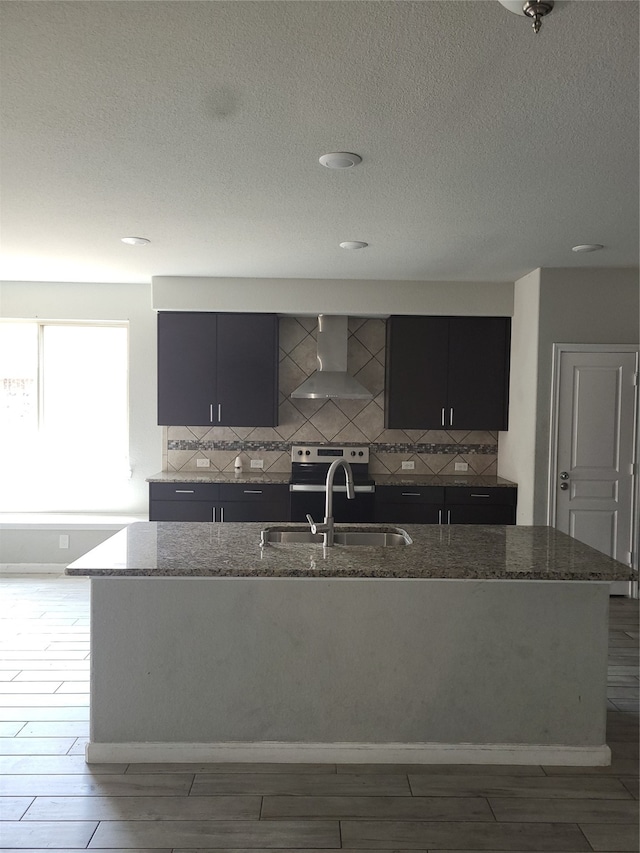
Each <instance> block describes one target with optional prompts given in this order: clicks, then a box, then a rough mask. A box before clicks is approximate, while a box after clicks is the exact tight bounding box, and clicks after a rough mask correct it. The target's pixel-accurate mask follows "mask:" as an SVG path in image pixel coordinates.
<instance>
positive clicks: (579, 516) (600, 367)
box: [551, 345, 638, 565]
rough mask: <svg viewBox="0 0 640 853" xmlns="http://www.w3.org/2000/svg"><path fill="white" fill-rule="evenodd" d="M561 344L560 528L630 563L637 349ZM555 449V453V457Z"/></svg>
mask: <svg viewBox="0 0 640 853" xmlns="http://www.w3.org/2000/svg"><path fill="white" fill-rule="evenodd" d="M562 346H563V345H559V347H558V348H557V350H556V355H557V359H556V376H555V381H556V384H557V387H556V396H555V400H556V413H557V432H556V448H557V450H556V454H555V472H554V471H553V470H552V472H551V475H552V477H555V481H554V482H552V484H551V487H552V502H551V503H552V507H553V504H554V502H555V526H556V527H557V528H558V529H559V530H561V531H563V532H564V533H568V534H569V535H570V536H573V537H574V538H576V539H579V540H580V541H581V542H585V543H586V544H587V545H591V546H592V547H593V548H597V549H598V550H599V551H602V552H603V553H605V554H607V555H608V556H610V557H615V558H616V559H617V560H620V562H622V563H625V564H626V565H630V564H631V547H632V546H631V542H632V537H633V519H632V505H633V461H634V430H635V407H636V403H635V397H636V385H635V377H636V372H637V370H638V354H637V352H632V351H629V350H631V349H632V348H631V347H621V349H622V350H626V351H611V350H615V347H614V346H612V347H610V348H608V349H609V350H610V351H604V349H605V348H604V347H594V348H593V350H592V351H589V352H585V351H579V352H576V351H566V350H564V349H562V348H561V347H562ZM553 456H554V454H552V458H553Z"/></svg>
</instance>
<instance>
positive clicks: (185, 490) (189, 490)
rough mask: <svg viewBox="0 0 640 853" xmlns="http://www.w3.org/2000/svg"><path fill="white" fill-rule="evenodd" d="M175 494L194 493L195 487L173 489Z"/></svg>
mask: <svg viewBox="0 0 640 853" xmlns="http://www.w3.org/2000/svg"><path fill="white" fill-rule="evenodd" d="M175 493H176V495H193V494H195V489H175Z"/></svg>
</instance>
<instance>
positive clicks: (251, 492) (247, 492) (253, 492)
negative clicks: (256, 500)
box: [243, 489, 262, 495]
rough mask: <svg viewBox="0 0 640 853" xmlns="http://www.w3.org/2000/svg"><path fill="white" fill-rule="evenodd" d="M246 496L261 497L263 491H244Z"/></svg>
mask: <svg viewBox="0 0 640 853" xmlns="http://www.w3.org/2000/svg"><path fill="white" fill-rule="evenodd" d="M243 492H244V494H245V495H261V494H262V489H243Z"/></svg>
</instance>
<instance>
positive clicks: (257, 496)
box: [220, 483, 289, 503]
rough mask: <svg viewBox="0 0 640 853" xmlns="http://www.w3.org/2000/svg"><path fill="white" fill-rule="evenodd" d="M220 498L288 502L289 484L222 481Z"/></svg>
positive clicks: (224, 499) (225, 499) (226, 499)
mask: <svg viewBox="0 0 640 853" xmlns="http://www.w3.org/2000/svg"><path fill="white" fill-rule="evenodd" d="M220 500H223V501H245V502H246V501H265V502H266V501H280V502H283V503H288V501H289V486H288V485H287V484H285V483H228V484H227V483H221V484H220Z"/></svg>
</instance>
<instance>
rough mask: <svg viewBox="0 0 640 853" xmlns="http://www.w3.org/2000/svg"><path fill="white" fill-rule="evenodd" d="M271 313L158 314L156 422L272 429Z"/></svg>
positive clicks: (274, 329)
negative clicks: (267, 427)
mask: <svg viewBox="0 0 640 853" xmlns="http://www.w3.org/2000/svg"><path fill="white" fill-rule="evenodd" d="M277 421H278V318H277V316H276V315H275V314H215V313H209V312H174V311H167V312H161V313H159V314H158V423H159V424H167V425H185V426H275V425H276V424H277Z"/></svg>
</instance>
